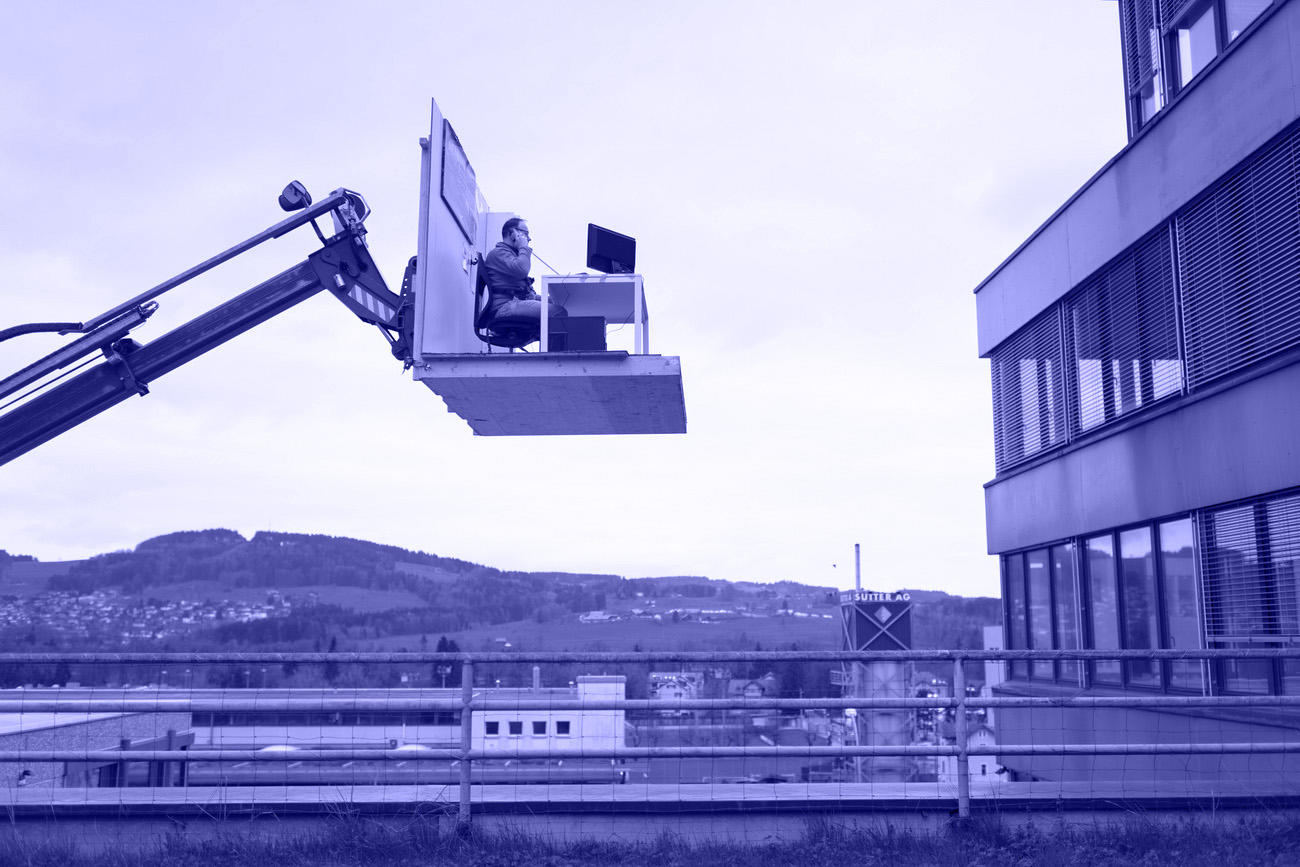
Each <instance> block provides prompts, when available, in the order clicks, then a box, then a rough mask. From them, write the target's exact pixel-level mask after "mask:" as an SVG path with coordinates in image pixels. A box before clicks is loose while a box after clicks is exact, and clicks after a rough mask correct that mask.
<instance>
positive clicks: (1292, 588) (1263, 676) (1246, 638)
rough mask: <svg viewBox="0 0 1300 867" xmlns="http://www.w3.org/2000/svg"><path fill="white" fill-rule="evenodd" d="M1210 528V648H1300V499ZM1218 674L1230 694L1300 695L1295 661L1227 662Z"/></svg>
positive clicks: (1216, 518)
mask: <svg viewBox="0 0 1300 867" xmlns="http://www.w3.org/2000/svg"><path fill="white" fill-rule="evenodd" d="M1202 525H1203V528H1204V529H1203V530H1202V538H1203V543H1202V544H1203V553H1202V557H1201V562H1202V567H1201V568H1202V572H1203V574H1204V586H1205V619H1206V633H1207V638H1208V639H1209V641H1210V646H1211V647H1218V648H1266V647H1270V646H1273V647H1277V646H1294V645H1295V644H1297V643H1300V587H1298V586H1297V561H1300V494H1296V493H1289V494H1284V495H1281V496H1275V497H1270V498H1268V499H1262V500H1258V501H1255V502H1252V503H1246V504H1243V505H1239V506H1232V507H1229V508H1224V509H1217V510H1213V511H1211V512H1208V513H1207V514H1206V515H1205V518H1204V520H1203V522H1202ZM1217 671H1218V676H1219V679H1220V683H1221V685H1222V689H1223V691H1224V692H1235V693H1247V694H1264V693H1270V692H1274V691H1276V690H1278V689H1281V690H1282V691H1284V692H1286V693H1288V694H1300V670H1297V667H1296V665H1295V663H1294V662H1293V661H1290V660H1279V661H1277V662H1276V663H1275V662H1274V661H1272V660H1267V659H1252V660H1223V661H1222V662H1221V663H1220V665H1219V667H1218V669H1217Z"/></svg>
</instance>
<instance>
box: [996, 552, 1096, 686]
mask: <svg viewBox="0 0 1300 867" xmlns="http://www.w3.org/2000/svg"><path fill="white" fill-rule="evenodd" d="M1002 562H1003V598H1004V599H1005V600H1006V604H1007V608H1006V612H1005V617H1006V624H1007V628H1006V641H1007V643H1006V647H1007V649H1008V650H1064V649H1071V650H1072V649H1076V648H1078V646H1079V634H1078V626H1077V622H1078V620H1077V618H1078V601H1077V600H1078V591H1077V589H1076V586H1075V583H1074V548H1073V545H1072V544H1069V543H1067V544H1064V545H1054V546H1052V547H1051V548H1038V549H1036V550H1033V551H1025V552H1023V553H1018V554H1009V555H1007V556H1005V557H1003V561H1002ZM1031 675H1032V677H1034V678H1035V679H1041V680H1053V679H1063V680H1066V681H1069V682H1071V683H1077V682H1078V667H1077V663H1075V662H1054V661H1053V660H1034V661H1032V663H1031V662H1029V661H1025V660H1016V661H1014V662H1012V663H1011V676H1012V677H1014V678H1025V677H1030V676H1031Z"/></svg>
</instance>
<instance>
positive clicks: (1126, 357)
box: [1066, 227, 1183, 432]
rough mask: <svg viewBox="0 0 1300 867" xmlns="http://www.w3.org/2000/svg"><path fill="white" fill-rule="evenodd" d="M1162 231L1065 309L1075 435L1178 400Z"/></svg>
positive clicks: (1170, 280)
mask: <svg viewBox="0 0 1300 867" xmlns="http://www.w3.org/2000/svg"><path fill="white" fill-rule="evenodd" d="M1169 243H1170V241H1169V230H1168V228H1167V227H1162V228H1160V229H1159V230H1157V231H1156V232H1155V233H1153V234H1152V235H1150V236H1148V237H1147V238H1145V239H1144V240H1143V241H1141V242H1139V243H1138V244H1136V245H1135V246H1134V247H1132V248H1131V249H1130V250H1128V251H1127V252H1126V253H1124V254H1123V255H1121V256H1120V257H1119V258H1118V259H1116V260H1115V261H1113V262H1112V263H1111V264H1109V265H1107V266H1106V267H1104V268H1102V269H1101V270H1100V271H1099V272H1098V273H1097V274H1095V275H1094V276H1093V277H1090V278H1089V279H1088V280H1086V281H1084V283H1083V284H1082V285H1081V286H1080V287H1079V289H1078V291H1076V292H1075V293H1074V294H1073V295H1072V296H1071V298H1070V299H1069V300H1068V301H1067V302H1066V323H1067V332H1068V334H1069V338H1070V343H1069V348H1070V354H1071V365H1072V370H1073V373H1074V388H1073V390H1072V394H1071V401H1070V422H1071V425H1072V426H1073V429H1074V430H1075V431H1078V432H1082V431H1087V430H1091V429H1093V428H1095V427H1097V426H1098V425H1101V424H1105V423H1106V422H1108V421H1112V420H1113V419H1116V418H1118V417H1120V416H1122V415H1125V414H1127V413H1131V412H1134V411H1136V410H1139V409H1143V408H1145V407H1147V406H1150V405H1151V404H1152V403H1154V402H1155V401H1157V400H1160V399H1161V398H1164V397H1168V396H1169V395H1174V394H1178V393H1180V391H1181V389H1182V385H1183V365H1182V360H1181V359H1180V358H1179V350H1178V322H1177V315H1176V313H1175V302H1174V271H1173V262H1172V255H1171V252H1170V248H1169Z"/></svg>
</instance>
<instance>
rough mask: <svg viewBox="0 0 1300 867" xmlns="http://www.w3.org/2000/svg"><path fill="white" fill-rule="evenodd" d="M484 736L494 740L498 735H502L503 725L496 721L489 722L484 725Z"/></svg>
mask: <svg viewBox="0 0 1300 867" xmlns="http://www.w3.org/2000/svg"><path fill="white" fill-rule="evenodd" d="M483 734H485V735H487V736H488V737H490V738H494V737H496V736H497V735H499V734H501V723H499V722H497V721H496V720H488V721H487V722H485V723H483Z"/></svg>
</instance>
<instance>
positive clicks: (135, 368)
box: [0, 224, 409, 465]
mask: <svg viewBox="0 0 1300 867" xmlns="http://www.w3.org/2000/svg"><path fill="white" fill-rule="evenodd" d="M363 231H364V230H363V229H362V228H361V227H360V225H359V224H357V225H354V226H345V227H343V230H342V231H340V232H339V233H338V234H337V235H335V236H334V237H333V238H330V239H329V240H327V241H326V242H325V246H324V247H323V248H321V249H320V250H317V251H316V252H314V253H312V254H310V255H309V256H308V257H307V258H306V259H305V260H304V261H302V262H299V263H298V264H297V265H295V266H293V267H292V268H289V269H288V270H286V271H284V272H282V273H280V274H277V275H276V276H274V277H272V278H271V279H269V280H267V281H265V282H264V283H261V284H259V285H257V286H254V287H253V288H252V289H249V290H248V291H246V292H244V293H242V294H240V295H238V296H236V297H234V298H232V299H230V300H229V301H227V302H225V303H224V304H221V305H219V306H218V307H215V308H213V309H212V310H209V311H208V312H207V313H204V314H202V315H200V316H198V317H196V318H194V319H192V320H190V321H189V322H186V323H185V324H183V325H181V326H179V327H177V328H175V329H174V330H172V331H170V332H168V333H167V334H164V335H162V336H161V337H159V338H157V339H155V340H153V341H151V342H149V343H147V344H144V345H139V344H137V343H136V342H135V341H134V340H130V339H127V338H126V337H125V332H124V331H123V330H122V329H117V330H112V331H109V330H108V329H106V328H104V327H103V326H101V329H102V330H103V331H104V333H105V334H106V337H105V339H106V340H110V339H111V342H105V343H101V344H100V345H98V346H94V347H90V348H89V349H88V351H90V352H93V351H96V350H98V351H102V353H103V356H104V358H103V360H102V361H100V362H99V363H97V364H95V366H93V367H90V368H89V369H86V370H84V371H82V372H80V373H77V374H76V375H75V376H71V377H69V378H67V379H66V380H65V381H62V382H58V383H57V384H54V385H52V386H50V387H48V388H45V389H44V390H43V391H42V392H41V393H39V394H36V395H35V396H32V397H30V398H29V399H27V400H26V401H25V402H24V403H22V404H21V405H19V406H17V407H16V408H14V409H11V410H9V411H8V412H7V413H5V414H3V415H0V465H3V464H5V463H8V462H9V461H11V460H13V459H14V458H16V457H18V456H20V455H22V454H24V453H26V452H28V451H31V450H32V449H34V448H36V447H37V446H39V445H41V444H42V443H44V442H47V441H48V440H50V439H53V438H54V437H56V436H58V435H59V434H61V433H63V432H64V431H67V430H69V429H70V428H72V427H75V426H76V425H78V424H80V423H81V422H83V421H85V420H86V419H88V418H91V417H92V416H95V415H98V414H99V413H101V412H103V411H104V410H106V409H108V408H109V407H112V406H116V405H117V404H119V403H121V402H122V401H124V400H126V399H127V398H129V397H131V396H133V395H137V394H138V395H143V394H147V393H148V391H149V384H150V383H152V382H153V381H154V380H156V379H157V378H158V377H160V376H162V375H163V374H165V373H168V372H169V371H172V370H175V369H176V368H178V367H180V366H181V365H183V364H186V363H188V362H190V361H192V360H194V359H195V358H197V357H199V356H200V355H203V354H204V353H206V352H208V351H209V350H211V349H214V348H215V347H217V346H220V345H221V344H223V343H225V342H226V341H227V340H230V339H231V338H232V337H235V336H237V335H239V334H242V333H244V332H245V331H248V330H249V329H250V328H253V327H255V326H257V325H259V324H261V323H263V322H265V321H266V320H268V319H270V318H271V317H273V316H276V315H278V314H280V313H283V312H284V311H286V310H288V309H289V308H291V307H293V306H295V305H296V304H298V303H300V302H302V301H305V300H306V299H308V298H310V297H311V296H313V295H315V294H317V293H318V292H320V291H321V290H322V289H327V290H329V291H330V292H331V293H332V294H333V295H334V296H335V297H337V298H338V299H339V300H340V301H342V302H343V303H344V305H345V306H347V307H348V309H350V310H352V311H353V312H354V313H355V314H356V315H357V316H358V317H360V318H361V319H362V320H363V321H365V322H369V323H371V324H374V325H377V326H379V327H380V329H381V330H382V331H383V332H384V335H385V337H386V338H387V339H388V341H389V344H390V348H391V350H392V352H393V354H394V355H395V356H397V357H398V358H404V356H405V354H406V353H407V351H408V347H409V327H408V325H407V324H406V323H405V322H404V321H403V320H404V317H405V315H406V312H407V311H408V310H409V304H406V303H403V299H401V298H399V296H397V295H395V294H393V293H392V292H391V291H389V290H388V288H387V287H386V286H385V285H384V281H383V277H382V276H380V274H379V269H378V268H377V267H376V266H375V263H374V261H373V259H371V257H370V253H369V251H368V250H367V248H366V246H365V244H364V241H363V239H362V234H361V233H362V232H363ZM143 297H144V296H141V297H140V298H136V299H132V302H136V301H139V300H141V299H142V298H143ZM124 309H125V308H124ZM113 312H114V315H122V313H121V311H120V310H119V311H113ZM148 312H152V310H149V311H148ZM145 315H147V314H145ZM102 318H103V317H101V319H102ZM140 318H141V319H142V318H143V317H140ZM116 321H118V320H115V322H116ZM56 324H57V323H56ZM91 324H94V322H92V323H91ZM89 336H90V335H88V337H89ZM85 340H86V338H81V341H83V342H84V341H85ZM75 346H76V344H73V345H72V346H70V347H68V348H66V349H65V350H62V351H60V352H56V353H54V354H52V355H51V356H49V357H48V359H49V362H48V363H47V364H46V367H48V368H49V369H55V367H58V366H65V365H66V363H67V360H68V358H69V357H70V355H72V354H76V353H75V352H70V350H73V349H74V348H75ZM80 354H83V355H84V354H85V352H81V353H80ZM34 367H35V365H34ZM21 373H22V372H21V371H20V374H21ZM15 376H18V375H15ZM11 379H13V377H11ZM6 381H8V380H6Z"/></svg>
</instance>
